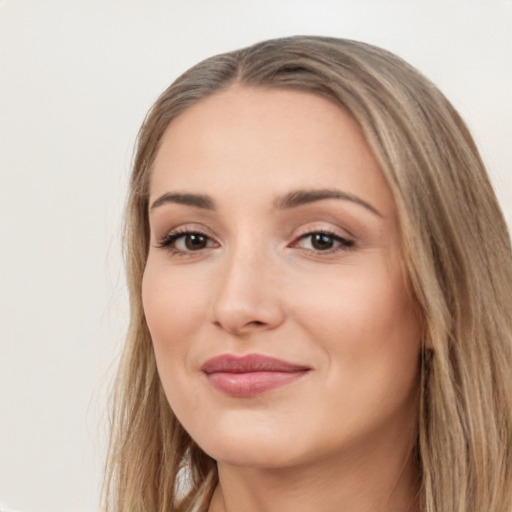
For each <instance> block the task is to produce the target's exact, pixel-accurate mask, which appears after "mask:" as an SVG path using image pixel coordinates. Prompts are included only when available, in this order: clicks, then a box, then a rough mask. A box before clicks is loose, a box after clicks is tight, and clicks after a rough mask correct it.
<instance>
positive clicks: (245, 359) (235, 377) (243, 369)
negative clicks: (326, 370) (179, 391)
mask: <svg viewBox="0 0 512 512" xmlns="http://www.w3.org/2000/svg"><path fill="white" fill-rule="evenodd" d="M309 370H311V368H310V367H308V366H304V365H297V364H294V363H290V362H288V361H283V360H281V359H275V358H273V357H268V356H263V355H260V354H249V355H246V356H242V357H240V356H234V355H231V354H224V355H220V356H217V357H214V358H212V359H209V360H208V361H206V363H204V364H203V365H202V366H201V371H202V372H203V373H204V374H205V375H206V378H207V380H208V383H209V384H210V385H211V386H212V387H213V388H214V389H215V390H217V391H219V392H221V393H223V394H225V395H228V396H232V397H236V398H250V397H254V396H257V395H260V394H262V393H265V392H267V391H271V390H273V389H276V388H278V387H281V386H284V385H286V384H289V383H291V382H294V381H296V380H298V379H300V378H301V377H303V376H304V375H306V373H308V372H309Z"/></svg>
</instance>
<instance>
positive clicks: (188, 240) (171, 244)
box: [157, 231, 219, 254]
mask: <svg viewBox="0 0 512 512" xmlns="http://www.w3.org/2000/svg"><path fill="white" fill-rule="evenodd" d="M218 246H219V244H218V243H217V242H215V241H214V240H213V239H212V238H210V237H209V236H208V235H205V234H204V233H201V232H198V231H180V232H175V233H169V234H168V235H166V236H165V237H164V238H163V239H162V240H161V241H160V242H159V243H158V245H157V247H159V248H166V249H168V250H169V251H171V253H173V254H190V253H192V252H199V251H202V250H204V249H209V248H212V247H218Z"/></svg>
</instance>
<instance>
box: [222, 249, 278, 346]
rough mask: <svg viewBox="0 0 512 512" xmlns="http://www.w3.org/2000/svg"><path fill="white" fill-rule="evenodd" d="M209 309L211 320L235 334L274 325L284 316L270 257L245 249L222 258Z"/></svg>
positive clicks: (270, 327)
mask: <svg viewBox="0 0 512 512" xmlns="http://www.w3.org/2000/svg"><path fill="white" fill-rule="evenodd" d="M212 309H213V323H214V324H215V325H216V326H217V327H219V328H221V329H223V330H224V331H226V332H228V333H230V334H233V335H236V336H242V335H245V334H249V333H251V332H255V331H265V330H270V329H275V328H276V327H278V326H279V325H280V324H281V323H282V322H283V321H284V316H285V315H284V309H283V304H282V301H281V296H280V293H279V289H278V276H277V269H276V268H275V266H274V265H273V264H272V263H271V261H270V258H268V257H265V256H264V255H257V254H256V253H255V252H254V251H251V250H249V251H245V253H239V254H236V255H233V257H232V258H229V259H226V261H224V262H223V269H222V270H221V271H220V272H219V275H218V286H217V291H216V294H215V298H214V303H213V308H212Z"/></svg>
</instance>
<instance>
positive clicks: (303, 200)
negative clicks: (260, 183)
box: [275, 189, 382, 217]
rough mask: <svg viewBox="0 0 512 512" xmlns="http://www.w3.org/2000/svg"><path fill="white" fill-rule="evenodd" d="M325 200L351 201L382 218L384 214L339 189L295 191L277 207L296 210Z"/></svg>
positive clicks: (286, 196) (278, 203) (278, 202)
mask: <svg viewBox="0 0 512 512" xmlns="http://www.w3.org/2000/svg"><path fill="white" fill-rule="evenodd" d="M324 199H340V200H342V201H350V202H352V203H355V204H358V205H359V206H362V207H363V208H366V209H367V210H369V211H370V212H372V213H373V214H375V215H377V216H379V217H382V214H381V213H380V212H379V211H378V210H377V209H376V208H374V207H373V206H372V205H371V204H370V203H367V202H366V201H364V200H363V199H361V198H359V197H357V196H354V195H352V194H349V193H347V192H343V191H342V190H337V189H318V190H295V191H293V192H290V193H289V194H286V195H285V196H283V197H281V198H279V199H277V201H276V203H275V206H276V207H277V208H278V209H280V210H287V209H289V208H296V207H297V206H302V205H305V204H309V203H314V202H316V201H322V200H324Z"/></svg>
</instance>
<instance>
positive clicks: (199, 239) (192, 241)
mask: <svg viewBox="0 0 512 512" xmlns="http://www.w3.org/2000/svg"><path fill="white" fill-rule="evenodd" d="M185 246H186V248H187V249H189V250H192V251H194V250H197V249H204V248H205V247H206V237H204V236H203V235H188V236H187V238H186V239H185Z"/></svg>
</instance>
